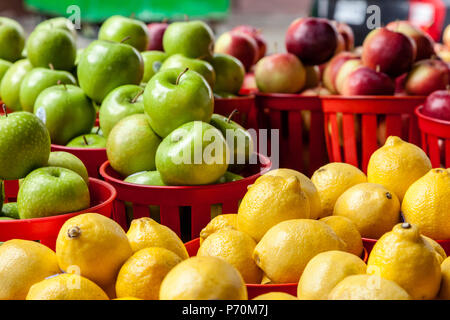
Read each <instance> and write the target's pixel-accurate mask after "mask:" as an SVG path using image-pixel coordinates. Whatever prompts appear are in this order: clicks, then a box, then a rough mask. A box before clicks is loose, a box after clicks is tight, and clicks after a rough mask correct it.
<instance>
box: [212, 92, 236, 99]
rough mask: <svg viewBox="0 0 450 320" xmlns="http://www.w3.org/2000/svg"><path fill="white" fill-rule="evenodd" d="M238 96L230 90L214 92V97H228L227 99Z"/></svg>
mask: <svg viewBox="0 0 450 320" xmlns="http://www.w3.org/2000/svg"><path fill="white" fill-rule="evenodd" d="M236 97H237V95H235V94H233V93H229V92H222V91H220V92H217V91H216V92H214V98H219V99H223V98H226V99H229V98H236Z"/></svg>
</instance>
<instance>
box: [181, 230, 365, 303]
mask: <svg viewBox="0 0 450 320" xmlns="http://www.w3.org/2000/svg"><path fill="white" fill-rule="evenodd" d="M184 246H185V247H186V250H187V252H188V254H189V256H190V257H193V256H196V255H197V251H198V249H199V248H200V238H196V239H194V240H191V241H189V242H187V243H185V245H184ZM363 257H364V258H363V259H364V262H367V259H368V257H369V255H368V253H367V250H366V249H365V248H364V255H363ZM246 286H247V292H248V299H249V300H250V299H253V298H255V297H257V296H259V295H261V294H265V293H269V292H285V293H289V294H291V295H293V296H295V297H296V296H297V283H280V284H246Z"/></svg>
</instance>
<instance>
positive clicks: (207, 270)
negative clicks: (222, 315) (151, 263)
mask: <svg viewBox="0 0 450 320" xmlns="http://www.w3.org/2000/svg"><path fill="white" fill-rule="evenodd" d="M159 298H160V299H161V300H247V288H246V286H245V283H244V280H243V279H242V276H241V274H240V273H239V271H237V270H236V268H234V267H233V266H232V265H231V264H229V263H228V262H226V261H225V260H223V259H220V258H216V257H192V258H189V259H187V260H184V261H182V262H181V263H179V264H178V265H177V266H176V267H175V268H173V269H172V270H170V271H169V273H168V274H167V276H166V277H165V278H164V280H163V282H162V284H161V289H160V291H159Z"/></svg>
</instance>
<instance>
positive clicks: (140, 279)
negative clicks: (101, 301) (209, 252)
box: [116, 248, 183, 300]
mask: <svg viewBox="0 0 450 320" xmlns="http://www.w3.org/2000/svg"><path fill="white" fill-rule="evenodd" d="M181 261H183V260H182V259H181V258H180V257H179V256H178V255H177V254H175V253H173V252H172V251H170V250H167V249H164V248H144V249H141V250H139V251H138V252H136V253H135V254H133V255H132V256H131V258H130V259H128V260H127V262H125V264H124V265H123V266H122V268H120V271H119V275H118V276H117V281H116V293H117V297H118V298H123V297H135V298H140V299H144V300H158V299H159V288H160V287H161V282H162V280H163V279H164V277H165V276H166V275H167V273H169V271H170V270H172V268H173V267H175V266H176V265H177V264H178V263H180V262H181Z"/></svg>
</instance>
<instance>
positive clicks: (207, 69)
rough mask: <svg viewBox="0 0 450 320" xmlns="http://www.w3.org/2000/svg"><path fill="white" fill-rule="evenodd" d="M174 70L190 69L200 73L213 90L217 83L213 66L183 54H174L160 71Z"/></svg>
mask: <svg viewBox="0 0 450 320" xmlns="http://www.w3.org/2000/svg"><path fill="white" fill-rule="evenodd" d="M172 68H179V69H186V68H189V70H193V71H196V72H198V73H200V74H201V75H202V76H203V77H204V78H205V80H206V81H208V84H209V85H210V86H211V88H214V83H215V81H216V73H215V71H214V69H213V67H212V65H210V64H209V63H208V62H206V61H203V60H199V59H191V58H186V57H185V56H183V55H182V54H174V55H173V56H170V57H168V58H167V59H166V60H165V61H164V63H163V64H162V66H161V69H160V70H161V71H163V70H167V69H172Z"/></svg>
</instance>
